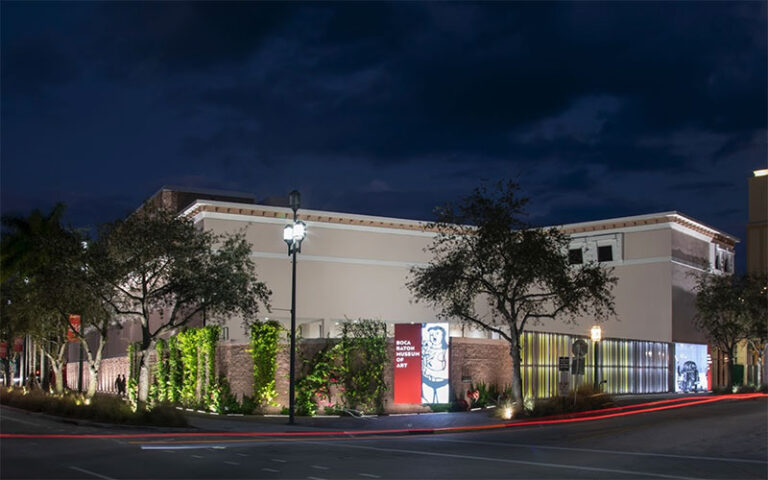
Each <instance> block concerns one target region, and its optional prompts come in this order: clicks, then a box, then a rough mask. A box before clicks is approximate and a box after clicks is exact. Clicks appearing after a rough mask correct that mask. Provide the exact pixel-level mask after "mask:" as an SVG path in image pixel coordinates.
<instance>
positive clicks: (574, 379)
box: [521, 332, 671, 398]
mask: <svg viewBox="0 0 768 480" xmlns="http://www.w3.org/2000/svg"><path fill="white" fill-rule="evenodd" d="M579 338H583V337H577V336H571V335H560V334H553V333H538V332H526V333H525V334H523V342H522V344H523V351H522V360H523V365H522V368H521V370H522V375H523V392H524V395H525V396H526V397H533V398H546V397H551V396H554V395H557V394H558V382H561V381H563V380H564V379H567V381H568V382H569V388H573V387H574V386H579V385H584V384H586V385H593V384H594V382H595V379H594V371H595V369H594V358H595V356H594V344H593V342H592V341H590V340H589V339H588V338H583V339H584V340H586V342H587V345H588V346H589V349H588V351H587V355H586V356H585V358H584V360H585V369H584V375H571V374H570V372H567V373H565V374H563V373H561V372H559V371H558V359H559V357H569V359H572V358H573V353H572V352H571V346H572V345H573V342H574V341H576V340H577V339H579ZM598 354H599V359H598V378H599V379H600V380H601V381H602V380H605V381H606V383H604V384H603V385H602V389H603V390H604V391H605V392H608V393H659V392H668V391H670V390H671V388H670V385H669V382H670V369H669V364H670V361H669V360H670V354H671V352H670V345H669V344H667V343H663V342H646V341H637V340H613V339H607V340H603V341H601V342H599V351H598Z"/></svg>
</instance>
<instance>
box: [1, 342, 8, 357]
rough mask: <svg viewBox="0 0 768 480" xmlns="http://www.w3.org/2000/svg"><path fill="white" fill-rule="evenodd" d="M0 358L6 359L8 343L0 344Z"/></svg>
mask: <svg viewBox="0 0 768 480" xmlns="http://www.w3.org/2000/svg"><path fill="white" fill-rule="evenodd" d="M0 358H8V342H0Z"/></svg>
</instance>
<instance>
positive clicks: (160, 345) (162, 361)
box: [154, 338, 170, 402]
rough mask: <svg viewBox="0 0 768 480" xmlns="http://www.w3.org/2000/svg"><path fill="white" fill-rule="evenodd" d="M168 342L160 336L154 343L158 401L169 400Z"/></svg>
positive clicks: (156, 397)
mask: <svg viewBox="0 0 768 480" xmlns="http://www.w3.org/2000/svg"><path fill="white" fill-rule="evenodd" d="M168 353H169V352H168V344H167V342H166V341H165V340H163V339H162V338H161V339H159V340H158V341H157V343H156V344H155V354H156V359H155V383H154V385H155V396H154V398H155V399H156V401H158V402H167V401H170V398H169V397H170V396H169V395H168V393H169V386H170V384H169V381H168V377H169V371H170V368H169V364H168Z"/></svg>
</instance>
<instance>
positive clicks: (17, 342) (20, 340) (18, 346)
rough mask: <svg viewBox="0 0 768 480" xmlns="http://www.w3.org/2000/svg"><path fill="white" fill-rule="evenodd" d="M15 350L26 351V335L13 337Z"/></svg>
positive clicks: (18, 351)
mask: <svg viewBox="0 0 768 480" xmlns="http://www.w3.org/2000/svg"><path fill="white" fill-rule="evenodd" d="M13 351H14V352H16V353H20V352H23V351H24V337H16V338H14V339H13Z"/></svg>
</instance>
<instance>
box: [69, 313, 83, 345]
mask: <svg viewBox="0 0 768 480" xmlns="http://www.w3.org/2000/svg"><path fill="white" fill-rule="evenodd" d="M69 325H70V327H69V328H67V341H68V342H75V341H77V337H76V336H75V333H74V332H73V331H72V329H74V330H75V332H78V333H79V332H80V315H70V316H69Z"/></svg>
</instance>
